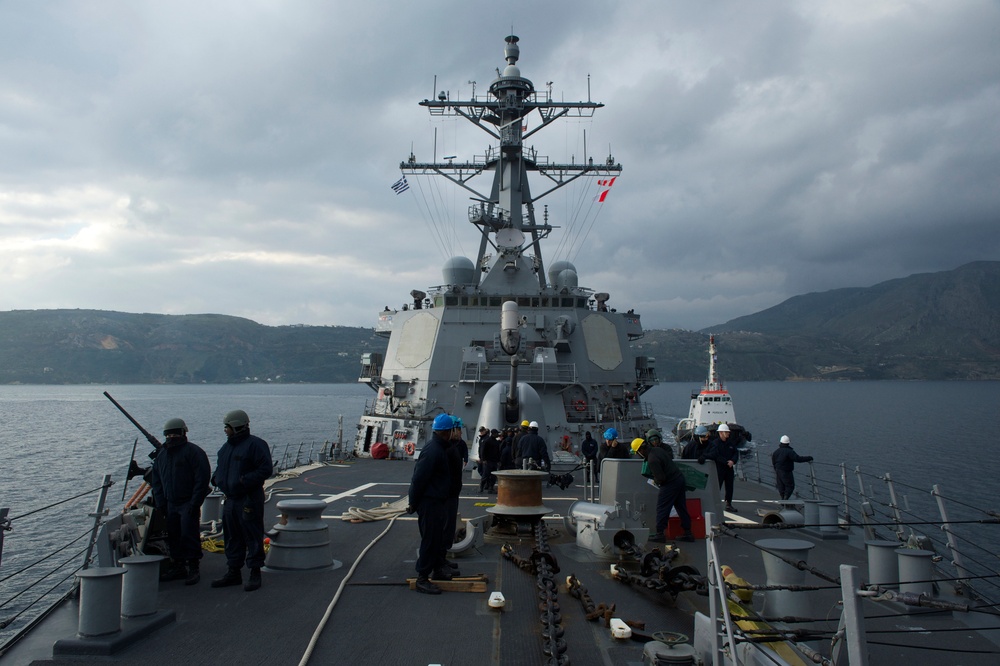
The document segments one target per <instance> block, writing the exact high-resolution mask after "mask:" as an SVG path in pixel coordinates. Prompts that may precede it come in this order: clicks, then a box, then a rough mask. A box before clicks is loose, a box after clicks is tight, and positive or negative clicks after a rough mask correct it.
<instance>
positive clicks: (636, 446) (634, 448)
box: [632, 437, 646, 453]
mask: <svg viewBox="0 0 1000 666" xmlns="http://www.w3.org/2000/svg"><path fill="white" fill-rule="evenodd" d="M645 443H646V440H644V439H642V438H641V437H636V438H635V439H633V440H632V453H635V452H636V451H638V450H639V447H640V446H642V445H643V444H645Z"/></svg>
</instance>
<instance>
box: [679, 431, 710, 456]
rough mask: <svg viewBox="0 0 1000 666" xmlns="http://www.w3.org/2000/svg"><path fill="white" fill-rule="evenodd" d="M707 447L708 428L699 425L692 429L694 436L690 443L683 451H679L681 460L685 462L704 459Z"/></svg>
mask: <svg viewBox="0 0 1000 666" xmlns="http://www.w3.org/2000/svg"><path fill="white" fill-rule="evenodd" d="M708 445H709V432H708V428H706V427H705V426H703V425H700V426H698V427H697V428H695V429H694V436H693V437H692V438H691V441H690V442H688V443H687V444H686V445H685V446H684V450H683V451H681V458H684V459H686V460H697V459H698V458H705V457H706V456H707V454H708Z"/></svg>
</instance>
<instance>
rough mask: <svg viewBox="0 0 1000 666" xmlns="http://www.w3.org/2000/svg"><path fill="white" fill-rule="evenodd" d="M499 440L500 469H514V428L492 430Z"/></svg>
mask: <svg viewBox="0 0 1000 666" xmlns="http://www.w3.org/2000/svg"><path fill="white" fill-rule="evenodd" d="M493 433H494V436H495V437H496V438H497V439H498V440H499V441H500V469H514V468H515V465H514V429H513V428H505V429H504V431H503V433H499V432H497V431H496V430H494V431H493Z"/></svg>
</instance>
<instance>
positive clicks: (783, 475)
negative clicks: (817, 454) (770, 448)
mask: <svg viewBox="0 0 1000 666" xmlns="http://www.w3.org/2000/svg"><path fill="white" fill-rule="evenodd" d="M812 461H813V457H812V456H800V455H799V454H797V453H796V452H795V449H793V448H792V440H790V439H788V435H782V436H781V440H780V442H779V444H778V448H777V449H775V450H774V453H772V454H771V464H772V465H774V485H775V487H777V489H778V495H780V496H781V499H783V500H787V499H791V498H792V493H794V492H795V475H794V474H793V470H794V469H795V463H807V462H812Z"/></svg>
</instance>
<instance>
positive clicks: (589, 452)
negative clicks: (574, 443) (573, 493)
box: [580, 430, 597, 481]
mask: <svg viewBox="0 0 1000 666" xmlns="http://www.w3.org/2000/svg"><path fill="white" fill-rule="evenodd" d="M580 451H581V453H583V464H584V465H586V469H587V480H588V481H590V470H591V469H593V470H594V472H595V478H596V471H597V440H596V439H594V435H593V434H591V432H590V431H589V430H588V431H587V433H586V434H585V435H584V436H583V444H581V445H580Z"/></svg>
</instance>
